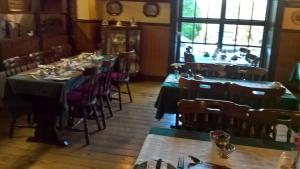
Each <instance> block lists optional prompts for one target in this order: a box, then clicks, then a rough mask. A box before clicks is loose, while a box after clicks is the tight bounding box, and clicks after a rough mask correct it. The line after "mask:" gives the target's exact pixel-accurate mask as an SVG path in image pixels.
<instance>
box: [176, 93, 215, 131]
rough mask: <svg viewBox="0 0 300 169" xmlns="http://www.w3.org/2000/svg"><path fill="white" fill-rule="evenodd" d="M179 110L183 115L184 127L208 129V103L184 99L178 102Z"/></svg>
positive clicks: (181, 119)
mask: <svg viewBox="0 0 300 169" xmlns="http://www.w3.org/2000/svg"><path fill="white" fill-rule="evenodd" d="M178 111H179V112H180V113H181V115H182V117H181V118H180V121H181V122H182V128H184V129H191V130H198V131H199V130H200V131H208V129H209V128H208V121H207V111H206V103H205V102H203V101H198V100H186V99H182V100H180V101H179V102H178Z"/></svg>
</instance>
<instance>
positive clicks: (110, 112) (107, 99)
mask: <svg viewBox="0 0 300 169" xmlns="http://www.w3.org/2000/svg"><path fill="white" fill-rule="evenodd" d="M105 101H106V104H107V108H108V111H109V114H110V117H113V116H114V115H113V113H112V110H111V106H110V101H109V96H108V95H106V96H105Z"/></svg>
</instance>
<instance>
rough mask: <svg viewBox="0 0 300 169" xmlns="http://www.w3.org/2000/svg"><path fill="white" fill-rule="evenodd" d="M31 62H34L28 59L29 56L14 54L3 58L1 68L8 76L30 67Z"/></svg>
mask: <svg viewBox="0 0 300 169" xmlns="http://www.w3.org/2000/svg"><path fill="white" fill-rule="evenodd" d="M32 64H34V63H32V62H31V61H30V58H29V57H28V56H16V57H13V58H9V59H6V60H4V61H3V62H2V67H3V68H2V69H3V70H4V71H5V72H6V76H7V77H9V76H12V75H15V74H18V73H21V72H23V71H26V70H29V69H31V65H32ZM35 66H36V64H35ZM33 67H34V66H33Z"/></svg>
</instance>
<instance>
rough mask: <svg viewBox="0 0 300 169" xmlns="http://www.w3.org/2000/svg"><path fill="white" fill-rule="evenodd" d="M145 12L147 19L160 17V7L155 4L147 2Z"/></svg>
mask: <svg viewBox="0 0 300 169" xmlns="http://www.w3.org/2000/svg"><path fill="white" fill-rule="evenodd" d="M143 12H144V14H145V16H147V17H156V16H157V15H159V6H158V4H157V3H155V2H146V3H145V4H144V7H143Z"/></svg>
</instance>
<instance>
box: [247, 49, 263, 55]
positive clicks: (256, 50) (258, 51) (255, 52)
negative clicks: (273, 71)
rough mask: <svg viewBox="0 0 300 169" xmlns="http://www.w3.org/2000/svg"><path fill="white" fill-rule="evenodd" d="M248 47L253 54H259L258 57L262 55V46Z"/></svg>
mask: <svg viewBox="0 0 300 169" xmlns="http://www.w3.org/2000/svg"><path fill="white" fill-rule="evenodd" d="M248 49H250V51H251V52H250V53H251V54H253V55H256V56H258V57H260V51H261V48H253V47H252V48H248Z"/></svg>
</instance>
